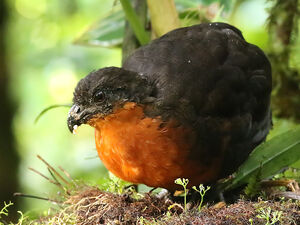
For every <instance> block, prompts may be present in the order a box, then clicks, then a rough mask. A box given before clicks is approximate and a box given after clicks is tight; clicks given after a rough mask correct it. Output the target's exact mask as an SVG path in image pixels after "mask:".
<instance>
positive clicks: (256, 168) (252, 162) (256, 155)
mask: <svg viewBox="0 0 300 225" xmlns="http://www.w3.org/2000/svg"><path fill="white" fill-rule="evenodd" d="M299 159H300V126H298V127H297V128H295V129H292V130H290V131H287V132H285V133H283V134H280V135H278V136H275V137H273V138H272V139H270V140H269V141H267V142H265V143H263V144H261V145H259V146H258V147H257V148H256V149H255V150H254V151H253V152H252V153H251V154H250V155H249V158H248V159H247V160H246V161H245V162H244V163H243V165H242V166H241V167H240V168H239V169H238V171H237V172H236V175H235V177H234V179H233V180H232V181H231V184H229V185H227V186H226V188H225V189H232V188H234V187H237V186H239V185H242V184H245V183H247V181H248V180H249V178H250V177H252V176H254V175H255V174H257V173H258V172H259V173H260V177H261V178H262V179H263V178H267V177H270V176H272V175H274V174H276V173H277V172H278V171H280V170H281V169H283V168H285V167H287V166H289V165H291V164H292V163H294V162H296V161H298V160H299Z"/></svg>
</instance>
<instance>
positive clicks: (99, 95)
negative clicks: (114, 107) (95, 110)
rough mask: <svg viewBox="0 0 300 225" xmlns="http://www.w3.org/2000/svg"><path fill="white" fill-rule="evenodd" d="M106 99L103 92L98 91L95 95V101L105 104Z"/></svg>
mask: <svg viewBox="0 0 300 225" xmlns="http://www.w3.org/2000/svg"><path fill="white" fill-rule="evenodd" d="M104 99H105V94H104V92H103V91H98V92H97V93H96V94H95V95H94V101H96V102H103V101H104Z"/></svg>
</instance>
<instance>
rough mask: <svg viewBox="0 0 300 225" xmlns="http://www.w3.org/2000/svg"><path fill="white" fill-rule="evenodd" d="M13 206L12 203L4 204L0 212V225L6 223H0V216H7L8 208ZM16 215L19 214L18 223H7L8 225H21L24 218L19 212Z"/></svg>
mask: <svg viewBox="0 0 300 225" xmlns="http://www.w3.org/2000/svg"><path fill="white" fill-rule="evenodd" d="M13 204H14V203H12V202H9V203H6V202H4V207H3V208H2V209H1V210H0V225H6V224H7V223H3V222H1V216H3V215H5V216H8V208H9V207H10V206H12V205H13ZM18 213H19V214H20V218H19V220H18V222H17V223H16V224H13V223H9V225H22V224H23V222H24V221H25V219H26V217H24V215H23V213H22V212H21V211H18Z"/></svg>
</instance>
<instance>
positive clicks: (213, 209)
mask: <svg viewBox="0 0 300 225" xmlns="http://www.w3.org/2000/svg"><path fill="white" fill-rule="evenodd" d="M72 192H73V193H72V194H70V195H68V197H67V198H66V199H65V201H64V202H62V203H61V204H60V209H59V210H58V211H57V212H56V213H54V214H52V215H49V216H45V217H41V218H39V219H38V220H35V221H30V223H29V224H36V225H39V224H53V225H54V224H56V225H58V224H78V225H88V224H111V225H113V224H115V225H117V224H124V225H125V224H126V225H127V224H141V225H152V224H153V225H158V224H170V225H171V224H182V225H183V224H185V225H186V224H203V225H208V224H209V225H213V224H215V225H223V224H224V225H225V224H231V225H235V224H251V225H252V224H253V225H254V224H255V225H256V224H268V225H269V224H295V225H297V224H300V201H299V200H286V199H280V200H262V199H261V198H258V199H256V201H249V200H242V199H239V200H237V201H236V202H235V203H233V204H225V203H224V202H219V203H217V204H212V203H207V204H205V205H204V206H203V207H202V208H201V209H200V210H199V207H198V205H197V204H194V206H193V207H190V208H189V209H186V210H185V209H184V204H181V203H175V202H173V201H172V200H171V199H170V198H169V197H161V198H159V197H156V195H154V194H149V193H145V194H139V193H136V192H125V193H122V194H118V193H111V192H107V191H103V190H100V189H98V188H97V187H90V186H84V187H81V188H78V190H75V191H72ZM25 224H27V223H25Z"/></svg>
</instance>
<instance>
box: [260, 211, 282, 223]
mask: <svg viewBox="0 0 300 225" xmlns="http://www.w3.org/2000/svg"><path fill="white" fill-rule="evenodd" d="M257 212H258V213H260V214H259V215H257V216H256V217H257V218H260V219H264V220H266V225H272V224H275V223H277V222H278V221H280V219H281V216H282V211H273V212H272V210H271V208H270V207H268V208H266V209H264V208H259V209H257Z"/></svg>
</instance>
